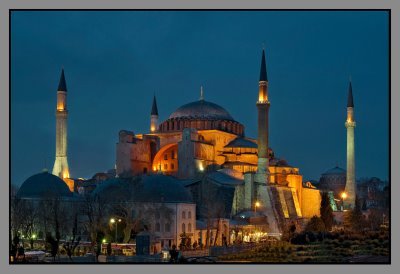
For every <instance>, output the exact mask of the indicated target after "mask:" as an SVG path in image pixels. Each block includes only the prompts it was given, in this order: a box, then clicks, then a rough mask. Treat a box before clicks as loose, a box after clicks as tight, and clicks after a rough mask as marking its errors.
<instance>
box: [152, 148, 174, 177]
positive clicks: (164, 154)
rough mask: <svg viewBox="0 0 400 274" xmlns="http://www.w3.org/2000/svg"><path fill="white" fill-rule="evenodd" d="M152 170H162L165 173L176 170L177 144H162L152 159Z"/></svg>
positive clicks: (172, 172)
mask: <svg viewBox="0 0 400 274" xmlns="http://www.w3.org/2000/svg"><path fill="white" fill-rule="evenodd" d="M152 168H153V172H162V173H164V174H167V175H171V174H175V173H177V172H178V144H177V143H173V144H168V145H165V146H163V147H162V148H161V149H160V150H159V151H158V152H157V154H156V156H155V157H154V160H153V167H152Z"/></svg>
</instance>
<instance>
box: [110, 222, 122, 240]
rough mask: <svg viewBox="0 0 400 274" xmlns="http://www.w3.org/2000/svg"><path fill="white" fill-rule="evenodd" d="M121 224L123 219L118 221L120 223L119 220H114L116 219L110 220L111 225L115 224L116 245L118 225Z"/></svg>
mask: <svg viewBox="0 0 400 274" xmlns="http://www.w3.org/2000/svg"><path fill="white" fill-rule="evenodd" d="M120 222H121V219H118V222H117V220H116V219H114V218H111V219H110V223H112V224H114V223H115V243H117V236H118V234H117V233H118V223H120Z"/></svg>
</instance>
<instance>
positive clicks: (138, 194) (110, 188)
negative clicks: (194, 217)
mask: <svg viewBox="0 0 400 274" xmlns="http://www.w3.org/2000/svg"><path fill="white" fill-rule="evenodd" d="M92 195H100V196H103V195H104V196H105V197H110V196H112V198H113V199H117V200H129V201H132V202H156V203H157V202H170V203H171V202H177V203H185V202H188V203H190V202H192V196H191V194H190V192H189V190H187V189H186V188H185V187H184V186H183V185H182V184H181V182H180V181H179V180H177V179H175V178H173V177H171V176H165V175H148V176H147V175H144V176H142V177H141V178H138V179H133V180H131V179H123V178H115V179H110V180H106V181H104V182H103V183H101V184H100V185H99V186H98V187H97V188H96V189H95V190H94V191H93V192H92Z"/></svg>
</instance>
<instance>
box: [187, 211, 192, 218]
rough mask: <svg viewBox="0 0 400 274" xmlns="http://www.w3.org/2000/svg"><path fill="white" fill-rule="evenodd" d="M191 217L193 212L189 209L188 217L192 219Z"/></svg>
mask: <svg viewBox="0 0 400 274" xmlns="http://www.w3.org/2000/svg"><path fill="white" fill-rule="evenodd" d="M191 218H192V212H191V211H189V212H188V219H191Z"/></svg>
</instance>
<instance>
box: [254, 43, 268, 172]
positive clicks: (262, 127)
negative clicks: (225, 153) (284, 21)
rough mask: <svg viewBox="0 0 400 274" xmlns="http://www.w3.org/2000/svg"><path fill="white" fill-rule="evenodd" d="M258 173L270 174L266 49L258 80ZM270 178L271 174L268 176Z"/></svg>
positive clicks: (263, 52) (263, 53)
mask: <svg viewBox="0 0 400 274" xmlns="http://www.w3.org/2000/svg"><path fill="white" fill-rule="evenodd" d="M258 85H259V88H258V102H257V109H258V139H257V143H258V165H257V173H258V174H268V173H269V170H268V165H269V163H268V112H269V106H270V103H269V100H268V77H267V66H266V63H265V51H264V49H263V51H262V57H261V69H260V80H259V82H258ZM266 178H267V180H269V179H268V178H269V176H266Z"/></svg>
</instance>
